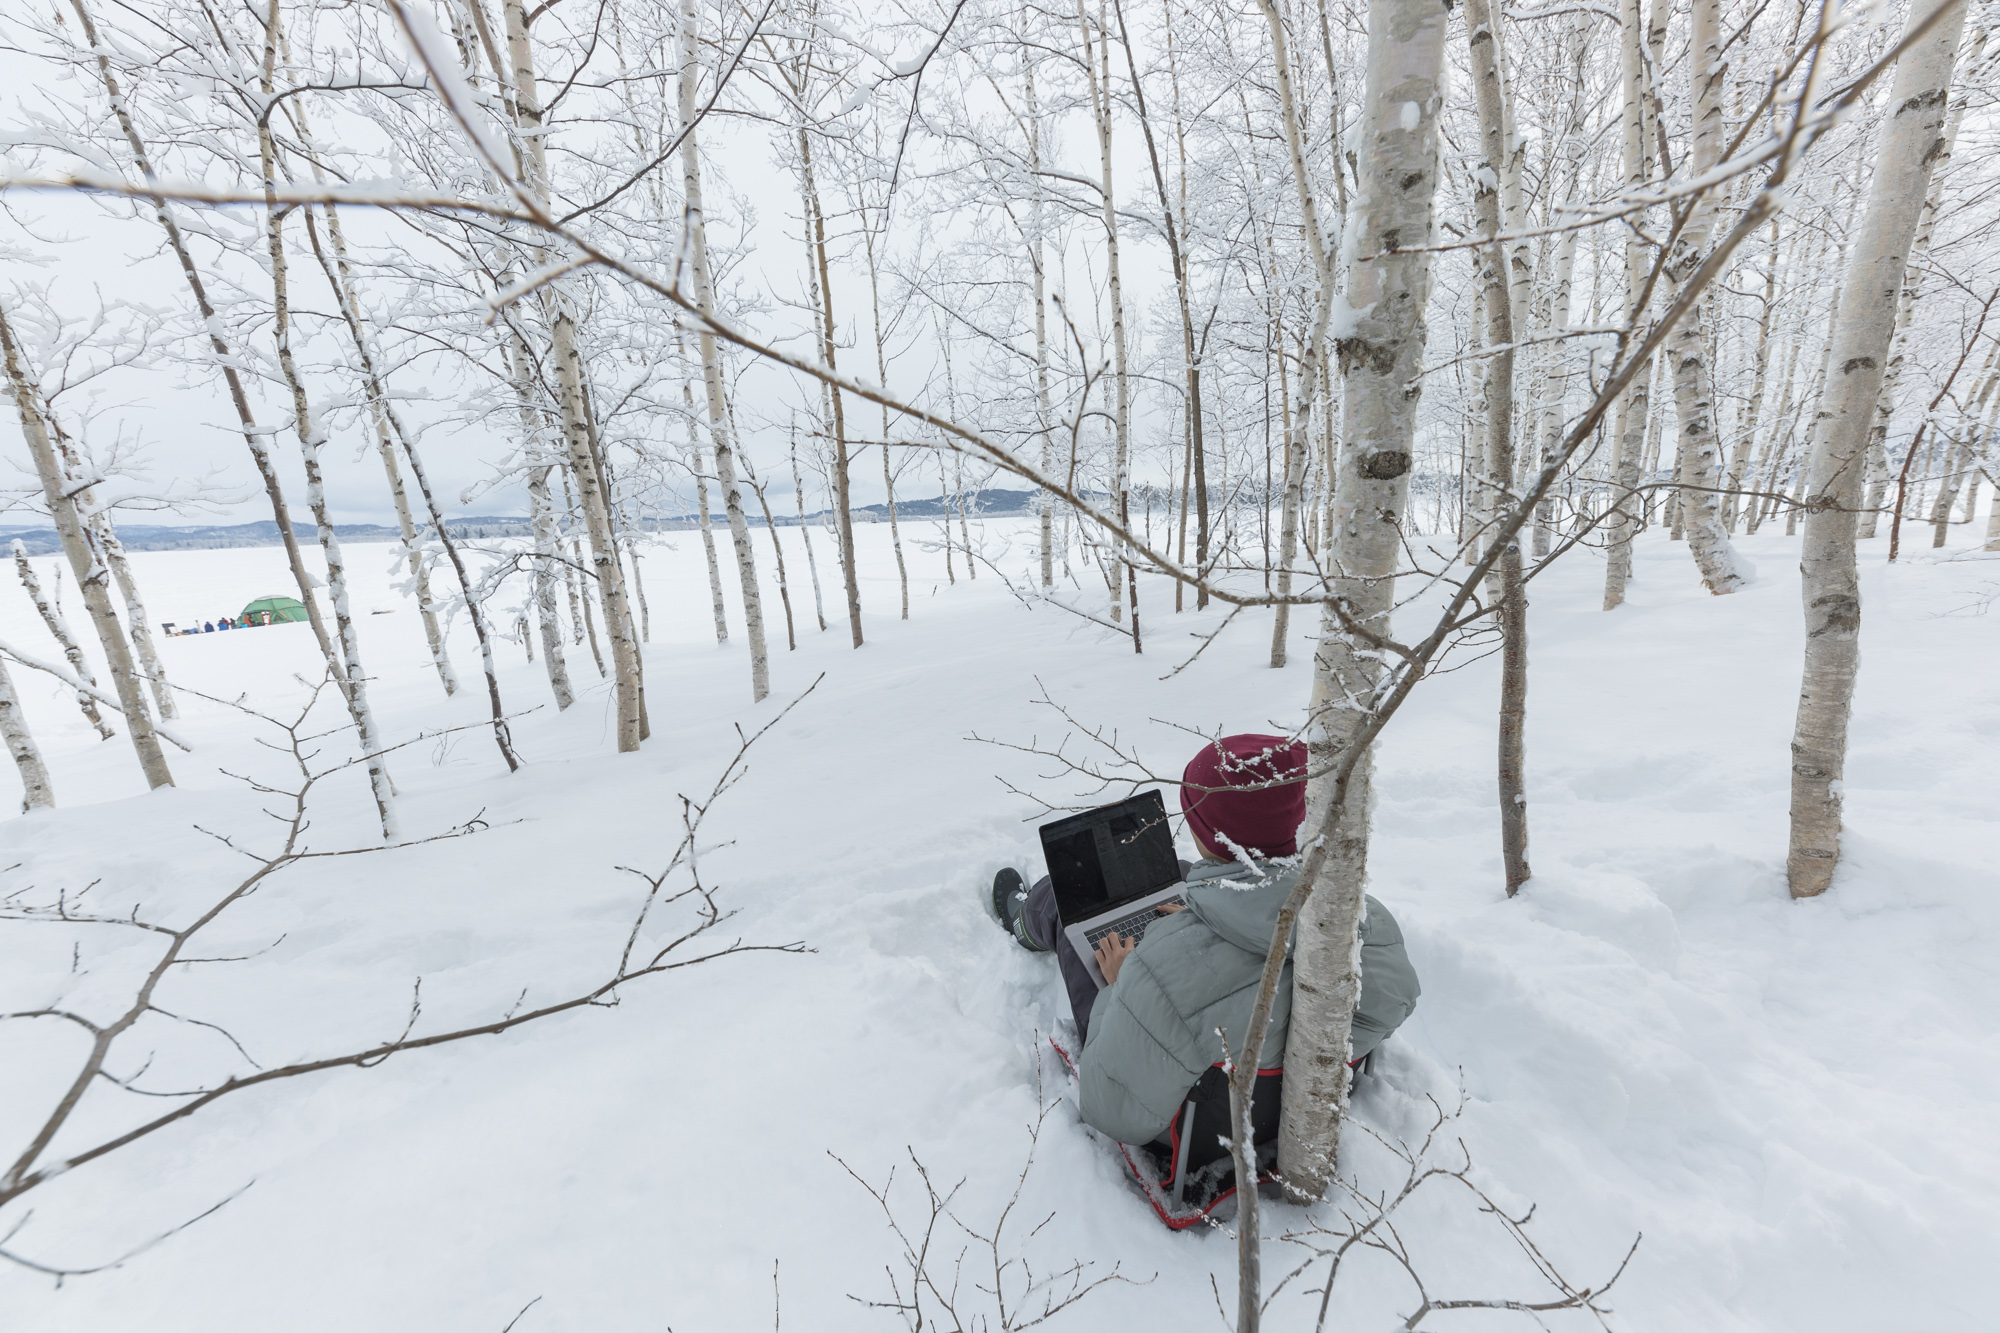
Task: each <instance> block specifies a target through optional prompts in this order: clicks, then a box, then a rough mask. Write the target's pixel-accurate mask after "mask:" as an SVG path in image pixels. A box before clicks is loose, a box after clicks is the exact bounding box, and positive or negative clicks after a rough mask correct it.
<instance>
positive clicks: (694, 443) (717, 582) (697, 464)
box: [681, 379, 729, 643]
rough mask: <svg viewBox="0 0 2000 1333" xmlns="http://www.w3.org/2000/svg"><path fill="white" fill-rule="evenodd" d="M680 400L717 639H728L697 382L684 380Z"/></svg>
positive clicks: (726, 609) (723, 640)
mask: <svg viewBox="0 0 2000 1333" xmlns="http://www.w3.org/2000/svg"><path fill="white" fill-rule="evenodd" d="M681 402H682V404H683V405H684V406H685V407H686V409H687V428H688V460H689V461H688V471H690V472H692V473H694V500H695V512H696V514H697V515H698V516H699V518H700V522H701V551H702V554H703V555H704V556H706V557H707V559H708V603H709V609H710V610H711V611H713V612H714V614H715V641H716V642H717V643H728V642H729V608H728V605H727V603H726V602H725V601H724V600H723V596H722V564H721V562H720V561H718V560H717V559H716V558H715V523H714V520H713V519H712V518H711V517H710V515H709V508H708V462H707V459H706V457H705V456H704V454H703V452H702V448H701V437H700V436H699V435H697V434H696V431H697V430H699V429H700V428H699V426H697V425H696V420H697V418H696V413H695V407H694V385H693V384H692V382H690V381H689V380H687V379H682V380H681Z"/></svg>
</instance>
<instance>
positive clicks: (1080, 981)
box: [1021, 875, 1097, 1047]
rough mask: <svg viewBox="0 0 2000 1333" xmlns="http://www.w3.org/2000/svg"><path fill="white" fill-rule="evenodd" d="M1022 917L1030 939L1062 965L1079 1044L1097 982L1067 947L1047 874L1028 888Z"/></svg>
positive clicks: (1085, 1032)
mask: <svg viewBox="0 0 2000 1333" xmlns="http://www.w3.org/2000/svg"><path fill="white" fill-rule="evenodd" d="M1021 919H1022V923H1023V924H1024V925H1026V926H1027V928H1028V938H1029V939H1031V940H1033V941H1034V942H1035V943H1037V944H1039V945H1041V946H1042V947H1043V948H1044V949H1051V950H1053V951H1054V952H1055V956H1056V966H1058V967H1060V968H1061V969H1062V978H1063V985H1064V986H1065V987H1067V988H1068V990H1069V1010H1070V1013H1071V1014H1073V1015H1075V1017H1076V1042H1077V1045H1078V1046H1079V1047H1081V1046H1082V1045H1083V1040H1084V1038H1085V1037H1087V1036H1088V1035H1089V1034H1090V1009H1091V1006H1092V1005H1094V1004H1096V1003H1097V983H1096V982H1095V981H1093V980H1091V977H1090V967H1089V965H1088V964H1086V963H1085V962H1084V961H1083V959H1081V958H1079V957H1077V953H1076V950H1075V949H1073V948H1071V947H1070V942H1069V936H1067V935H1065V934H1063V929H1062V919H1061V917H1060V916H1059V915H1058V914H1057V912H1056V891H1055V886H1054V885H1053V884H1051V883H1050V882H1049V877H1048V876H1047V875H1043V876H1042V877H1041V878H1040V879H1038V880H1036V881H1035V887H1034V888H1032V889H1029V890H1028V901H1027V903H1026V905H1024V906H1023V907H1022V908H1021Z"/></svg>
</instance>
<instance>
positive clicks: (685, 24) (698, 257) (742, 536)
mask: <svg viewBox="0 0 2000 1333" xmlns="http://www.w3.org/2000/svg"><path fill="white" fill-rule="evenodd" d="M695 21H696V20H695V0H681V68H680V116H681V135H682V138H681V184H682V190H683V194H684V197H685V207H686V210H687V215H686V222H685V226H686V227H687V230H688V239H689V242H690V245H689V249H690V250H691V251H692V253H693V261H694V262H693V269H694V294H695V305H696V307H697V308H699V309H700V311H701V313H702V314H704V315H713V314H714V313H715V289H714V286H713V285H712V284H711V282H710V281H709V268H708V226H707V224H706V222H704V221H703V217H702V202H701V150H700V148H699V147H698V145H697V143H696V134H695V125H694V86H695V82H696V80H697V79H698V78H699V77H700V72H701V62H700V60H699V59H698V58H697V57H696V55H695ZM698 341H699V343H700V347H701V380H702V386H703V388H704V389H705V390H706V391H707V398H708V435H709V440H710V442H711V443H712V444H713V446H714V450H715V475H716V480H717V481H718V482H719V483H720V485H721V487H722V507H723V509H724V511H725V512H726V513H727V514H728V515H729V544H730V545H731V546H732V547H734V548H735V551H736V576H737V579H738V581H739V582H740V584H741V588H742V593H743V628H744V633H745V635H746V636H747V637H748V638H749V640H750V695H751V698H752V699H753V700H755V701H756V702H758V703H762V702H763V700H764V697H765V696H766V695H768V694H769V693H770V692H771V663H770V659H769V656H768V655H767V650H766V648H765V644H764V598H763V594H762V591H761V590H760V589H759V587H758V585H757V552H756V550H755V549H754V548H752V546H751V545H750V527H749V523H748V522H747V520H745V518H744V516H743V495H742V492H741V491H740V490H739V489H738V487H737V484H736V453H735V444H734V441H733V440H732V438H731V431H730V423H729V408H728V405H727V404H726V403H725V402H724V401H723V396H722V392H723V391H722V354H721V349H719V348H718V347H717V346H716V343H715V335H714V334H713V333H710V332H709V331H708V330H707V329H706V328H704V329H702V330H701V335H700V338H699V340H698ZM905 614H906V615H907V611H906V612H905Z"/></svg>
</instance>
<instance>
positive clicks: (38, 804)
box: [0, 657, 56, 814]
mask: <svg viewBox="0 0 2000 1333" xmlns="http://www.w3.org/2000/svg"><path fill="white" fill-rule="evenodd" d="M0 741H5V742H6V743H7V753H8V754H10V755H12V756H13V757H14V767H15V768H16V769H18V770H20V774H21V813H22V814H26V813H28V812H29V811H30V810H53V809H55V808H56V792H55V786H54V784H52V783H51V782H50V781H49V769H48V765H47V764H44V763H43V762H42V752H41V750H40V749H38V748H36V745H35V737H34V735H33V733H31V732H30V731H29V730H28V718H27V715H26V714H24V713H23V712H22V711H21V698H20V696H19V695H18V694H16V693H15V692H14V678H13V677H12V676H10V675H8V674H7V659H6V658H5V657H0Z"/></svg>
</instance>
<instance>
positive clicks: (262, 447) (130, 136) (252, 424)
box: [70, 0, 346, 680]
mask: <svg viewBox="0 0 2000 1333" xmlns="http://www.w3.org/2000/svg"><path fill="white" fill-rule="evenodd" d="M70 6H71V7H72V8H73V9H75V10H76V17H77V22H78V25H79V26H80V27H81V28H82V29H83V34H84V39H85V40H86V41H87V42H88V43H89V44H90V49H91V51H92V52H93V53H94V54H95V56H96V58H97V72H98V78H99V79H100V81H102V83H103V84H104V91H105V95H106V96H107V97H109V98H110V99H111V110H112V113H113V115H114V116H115V117H116V118H117V121H118V126H119V129H120V130H121V131H122V132H123V133H124V136H125V143H126V146H127V147H128V148H130V149H131V151H132V160H133V165H134V166H136V167H137V168H138V169H139V175H140V176H141V177H142V178H143V179H144V180H145V181H146V183H147V184H149V185H151V184H154V183H156V182H157V181H158V180H159V177H158V176H157V175H156V174H155V173H154V171H153V164H152V158H151V157H150V156H149V155H148V153H147V151H146V143H145V140H143V139H141V138H140V137H139V131H138V127H137V126H136V125H134V124H133V121H132V116H131V113H130V111H129V110H128V109H127V107H126V104H125V95H124V93H123V92H122V91H121V90H120V88H119V86H118V79H117V77H116V76H115V75H113V74H112V72H111V61H110V58H109V56H108V55H107V54H106V51H107V49H108V48H106V47H104V46H102V45H101V44H100V43H99V42H98V39H97V25H96V24H95V23H94V22H93V21H92V19H91V17H90V11H89V10H88V9H86V8H85V7H84V3H83V0H70ZM153 216H154V218H155V220H157V221H158V222H159V224H160V229H161V230H162V231H164V232H165V233H166V234H167V244H168V246H169V247H170V248H171V249H172V250H173V252H174V258H175V259H177V260H178V261H179V262H180V266H181V277H182V278H183V279H184V280H185V281H186V283H187V285H188V291H189V293H190V294H191V295H192V296H193V297H194V303H195V309H196V310H198V311H199V312H200V313H201V320H202V325H203V327H204V328H205V329H206V330H207V333H208V345H209V350H210V352H211V353H213V355H214V357H215V364H216V366H217V368H219V369H220V370H221V371H222V378H223V382H224V383H225V384H226V385H227V386H228V388H229V401H230V404H231V405H232V406H233V407H234V408H235V409H236V419H237V422H238V424H239V425H240V426H241V428H242V431H243V443H244V444H245V445H246V446H248V448H249V450H250V458H251V461H252V462H254V463H255V464H256V465H257V475H258V477H259V478H260V479H261V480H262V481H263V483H264V493H265V495H266V496H268V497H269V498H270V501H271V519H272V521H273V522H274V523H276V524H277V526H278V536H279V538H280V539H281V540H282V541H283V542H284V545H285V559H286V561H287V562H288V563H289V564H290V565H291V569H292V581H293V582H294V583H296V584H297V585H298V589H299V600H300V601H301V602H303V603H304V604H305V608H306V619H307V620H308V621H309V622H311V624H312V631H313V637H314V638H316V639H318V640H319V650H320V654H321V656H323V657H325V658H326V662H327V666H328V668H329V669H330V670H331V671H332V672H333V673H334V676H335V677H336V678H337V679H343V680H344V679H345V677H346V668H345V667H344V666H342V665H341V660H340V655H339V654H338V653H336V652H334V650H333V640H332V639H331V638H330V637H328V635H327V632H326V622H325V620H324V619H322V618H321V616H320V610H319V599H318V598H317V597H316V596H315V595H314V593H313V588H314V586H315V583H314V580H313V576H312V575H311V574H310V573H308V572H307V570H306V564H305V557H304V555H303V554H301V553H300V551H299V538H298V534H297V533H296V532H294V531H293V530H292V516H291V512H290V511H289V510H288V509H287V508H286V507H285V492H284V488H283V487H282V486H281V485H280V484H279V482H278V473H277V469H276V468H275V467H274V466H272V463H271V451H270V449H269V447H268V446H266V444H265V443H264V437H265V435H267V434H269V432H268V431H265V430H263V429H262V428H261V427H259V426H258V425H257V417H256V414H255V413H254V412H252V411H251V410H250V395H249V394H248V393H246V392H245V391H244V388H243V377H242V376H241V375H240V374H238V373H237V369H236V358H235V355H234V353H232V352H231V351H230V347H229V343H228V342H227V341H226V340H225V339H224V338H223V336H222V327H223V325H222V318H221V316H220V315H218V314H217V313H216V309H215V306H214V305H213V304H211V303H210V301H209V299H208V285H207V283H206V282H205V281H203V279H202V276H201V270H200V269H199V268H197V267H196V266H195V262H194V256H193V255H192V254H191V253H190V252H189V251H188V247H187V238H186V237H185V236H184V235H183V234H182V232H181V228H180V224H179V223H178V222H177V221H175V219H174V215H173V213H172V211H170V210H169V209H168V207H167V204H166V201H165V200H164V199H156V200H155V201H154V202H153Z"/></svg>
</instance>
